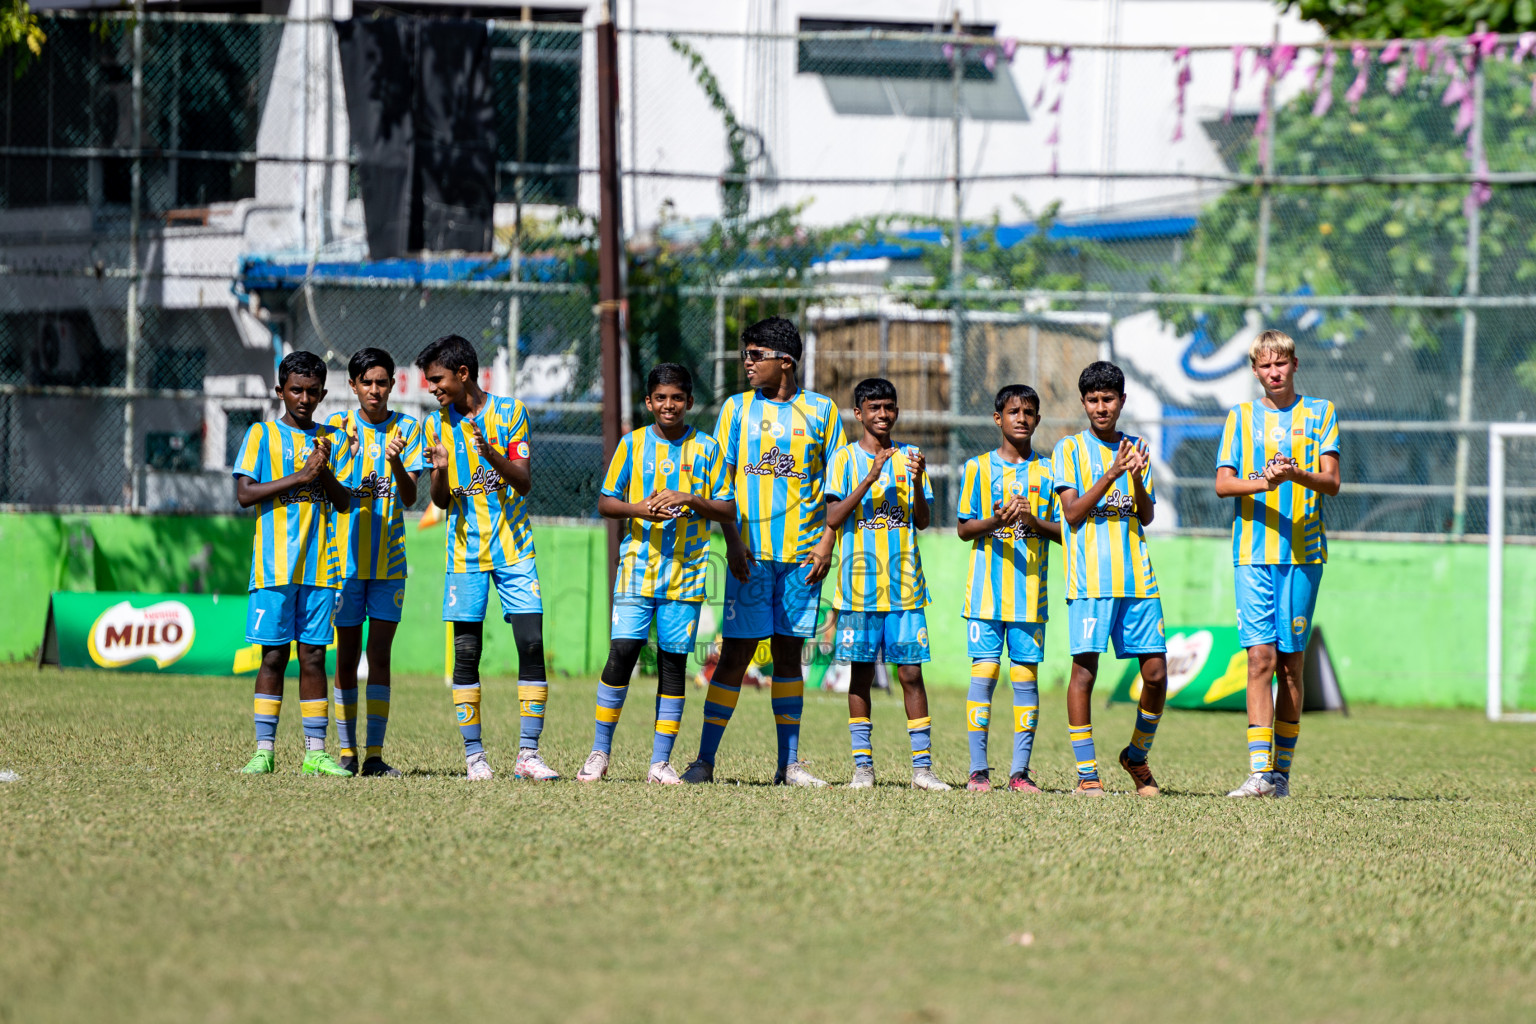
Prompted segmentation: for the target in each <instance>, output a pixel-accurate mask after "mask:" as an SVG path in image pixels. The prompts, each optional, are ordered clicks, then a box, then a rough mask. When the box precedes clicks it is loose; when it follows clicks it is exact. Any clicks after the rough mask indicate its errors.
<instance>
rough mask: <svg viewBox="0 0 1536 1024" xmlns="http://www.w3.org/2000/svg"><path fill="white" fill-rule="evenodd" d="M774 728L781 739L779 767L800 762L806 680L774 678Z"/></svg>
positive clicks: (795, 677)
mask: <svg viewBox="0 0 1536 1024" xmlns="http://www.w3.org/2000/svg"><path fill="white" fill-rule="evenodd" d="M772 693H773V728H774V731H775V732H777V733H778V737H779V767H780V768H783V767H784V766H785V765H787V764H790V763H792V762H794V761H798V760H800V713H801V712H802V711H803V710H804V709H805V680H804V679H802V678H800V677H799V676H781V675H778V674H775V675H774V677H773V691H772Z"/></svg>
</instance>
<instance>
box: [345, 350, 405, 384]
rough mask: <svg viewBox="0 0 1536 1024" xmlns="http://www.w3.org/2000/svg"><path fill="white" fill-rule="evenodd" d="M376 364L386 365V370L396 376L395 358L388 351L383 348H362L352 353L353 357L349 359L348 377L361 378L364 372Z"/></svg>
mask: <svg viewBox="0 0 1536 1024" xmlns="http://www.w3.org/2000/svg"><path fill="white" fill-rule="evenodd" d="M375 366H382V367H384V372H385V373H387V374H389V376H390V378H391V379H393V378H394V376H395V360H394V357H393V356H391V355H390V354H389V353H388V352H385V351H384V350H383V349H381V348H360V349H358V350H357V351H356V352H354V353H352V358H351V359H349V360H347V379H348V380H359V379H361V378H362V376H363V374H365V373H367V372H368V371H369V370H371V369H373V368H374V367H375Z"/></svg>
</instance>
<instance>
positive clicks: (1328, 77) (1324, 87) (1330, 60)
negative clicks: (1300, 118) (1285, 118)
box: [1312, 45, 1339, 117]
mask: <svg viewBox="0 0 1536 1024" xmlns="http://www.w3.org/2000/svg"><path fill="white" fill-rule="evenodd" d="M1338 59H1339V57H1338V54H1336V53H1334V52H1333V46H1332V45H1330V46H1328V47H1327V48H1326V49H1324V50H1323V59H1322V60H1321V61H1319V62H1318V66H1319V67H1320V68H1321V69H1322V72H1323V73H1322V77H1321V78H1320V79H1318V82H1317V102H1315V103H1313V104H1312V116H1313V117H1322V116H1324V115H1325V114H1327V113H1328V111H1329V109H1331V108H1332V107H1333V65H1334V64H1335V63H1336V62H1337V61H1338Z"/></svg>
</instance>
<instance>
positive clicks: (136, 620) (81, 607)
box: [39, 591, 335, 676]
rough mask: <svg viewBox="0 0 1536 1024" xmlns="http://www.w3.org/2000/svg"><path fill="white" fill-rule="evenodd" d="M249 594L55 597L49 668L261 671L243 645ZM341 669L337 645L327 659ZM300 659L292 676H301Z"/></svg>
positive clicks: (291, 664) (257, 658)
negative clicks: (246, 595)
mask: <svg viewBox="0 0 1536 1024" xmlns="http://www.w3.org/2000/svg"><path fill="white" fill-rule="evenodd" d="M245 606H246V598H245V595H244V594H238V595H236V594H137V593H122V592H111V591H97V592H93V593H73V592H68V591H55V592H54V593H53V594H52V596H51V597H50V599H49V603H48V621H47V625H46V627H45V630H44V634H43V646H42V653H41V656H40V658H39V661H40V663H41V664H44V665H62V666H65V667H69V668H101V669H115V670H119V671H123V672H167V673H176V674H178V675H195V676H230V675H246V674H250V673H254V672H255V671H256V670H257V669H258V668H260V667H261V648H260V647H259V646H258V645H256V644H251V643H247V642H246V639H245ZM326 662H327V665H326V671H327V672H330V671H332V670H333V669H334V667H335V645H334V644H332V645H331V647H330V648H329V650H328V652H327V654H326ZM298 671H299V668H298V658H297V657H290V658H289V659H288V674H289V675H291V676H297V675H298Z"/></svg>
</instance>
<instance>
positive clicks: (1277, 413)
mask: <svg viewBox="0 0 1536 1024" xmlns="http://www.w3.org/2000/svg"><path fill="white" fill-rule="evenodd" d="M1329 453H1332V454H1334V455H1337V454H1338V453H1339V422H1338V420H1337V419H1336V418H1335V417H1334V412H1333V403H1332V402H1328V401H1324V400H1323V399H1321V398H1308V397H1306V396H1305V395H1298V396H1297V397H1296V401H1295V402H1293V403H1291V407H1290V408H1289V409H1269V408H1266V407H1265V406H1264V405H1263V404H1262V403H1260V402H1244V403H1243V404H1242V405H1239V406H1238V407H1237V408H1235V409H1233V410H1232V411H1231V412H1229V413H1227V425H1226V429H1224V430H1223V431H1222V434H1221V449H1220V450H1219V451H1218V452H1217V455H1216V465H1217V467H1218V468H1219V467H1221V466H1229V467H1231V468H1232V469H1233V470H1235V471H1236V473H1237V475H1238V476H1239V477H1240V478H1243V479H1247V480H1256V479H1258V478H1259V477H1262V476H1263V475H1264V466H1265V464H1266V463H1268V462H1269V461H1270V460H1271V459H1274V458H1276V457H1277V456H1280V455H1289V456H1290V457H1291V458H1292V459H1294V460H1296V465H1297V466H1298V467H1300V468H1301V469H1302V470H1303V471H1304V472H1308V473H1316V472H1319V471H1321V469H1322V468H1323V456H1324V455H1327V454H1329ZM1233 502H1234V504H1235V505H1236V513H1237V517H1236V518H1235V519H1234V520H1233V521H1232V564H1233V565H1312V564H1316V563H1320V562H1326V561H1328V535H1327V533H1326V532H1325V531H1324V529H1323V496H1322V495H1321V494H1319V493H1317V492H1316V491H1314V490H1310V489H1308V488H1306V487H1302V486H1301V485H1300V484H1294V483H1290V482H1286V483H1283V484H1281V485H1280V486H1279V487H1277V488H1275V489H1274V490H1272V491H1265V492H1263V493H1262V494H1249V495H1244V496H1242V497H1240V498H1234V499H1233Z"/></svg>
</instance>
